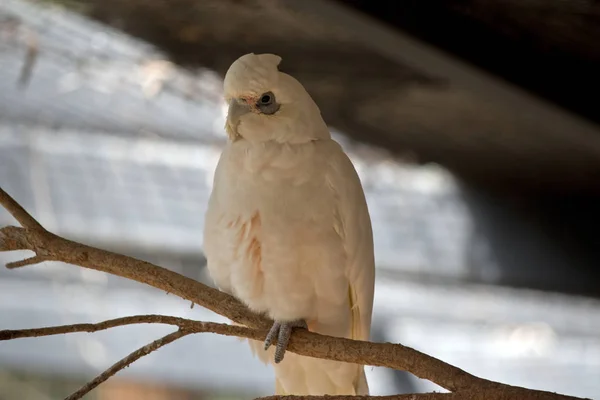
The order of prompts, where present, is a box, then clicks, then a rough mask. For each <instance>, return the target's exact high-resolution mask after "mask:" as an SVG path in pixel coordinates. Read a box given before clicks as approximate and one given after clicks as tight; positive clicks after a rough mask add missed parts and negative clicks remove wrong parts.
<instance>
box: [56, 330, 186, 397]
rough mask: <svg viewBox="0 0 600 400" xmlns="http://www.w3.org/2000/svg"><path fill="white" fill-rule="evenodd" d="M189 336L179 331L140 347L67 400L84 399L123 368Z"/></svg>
mask: <svg viewBox="0 0 600 400" xmlns="http://www.w3.org/2000/svg"><path fill="white" fill-rule="evenodd" d="M189 334H190V332H186V331H182V330H178V331H176V332H173V333H170V334H168V335H167V336H163V337H162V338H160V339H157V340H155V341H154V342H152V343H150V344H147V345H145V346H144V347H140V348H139V349H137V350H136V351H134V352H133V353H131V354H129V355H128V356H127V357H125V358H122V359H121V360H119V361H117V362H116V363H115V364H113V365H112V366H111V367H110V368H109V369H107V370H106V371H104V372H103V373H101V374H100V375H98V376H97V377H96V378H94V379H93V380H91V381H89V382H88V383H86V384H85V385H83V386H82V387H81V388H80V389H79V390H78V391H76V392H75V393H73V394H72V395H70V396H69V397H66V398H65V400H77V399H80V398H82V397H83V396H85V395H86V394H87V393H89V392H90V391H91V390H92V389H94V388H95V387H96V386H98V385H99V384H101V383H102V382H104V381H106V380H107V379H108V378H110V377H111V376H113V375H114V374H116V373H117V372H119V371H120V370H122V369H123V368H126V367H128V366H129V364H131V363H133V362H135V361H137V360H138V359H140V358H142V357H143V356H146V355H148V354H150V353H152V352H153V351H155V350H158V349H160V348H161V347H163V346H166V345H168V344H169V343H172V342H174V341H175V340H177V339H179V338H182V337H184V336H186V335H189Z"/></svg>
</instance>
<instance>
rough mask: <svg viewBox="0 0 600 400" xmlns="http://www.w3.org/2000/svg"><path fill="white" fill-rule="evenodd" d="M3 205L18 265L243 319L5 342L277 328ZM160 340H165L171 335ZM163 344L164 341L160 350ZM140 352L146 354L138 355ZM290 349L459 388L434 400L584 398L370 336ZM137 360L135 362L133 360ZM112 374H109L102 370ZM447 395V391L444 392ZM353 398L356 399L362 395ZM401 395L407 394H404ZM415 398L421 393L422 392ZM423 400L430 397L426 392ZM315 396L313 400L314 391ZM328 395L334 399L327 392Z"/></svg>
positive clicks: (66, 329) (145, 319) (308, 341)
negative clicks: (52, 266) (23, 255)
mask: <svg viewBox="0 0 600 400" xmlns="http://www.w3.org/2000/svg"><path fill="white" fill-rule="evenodd" d="M0 204H2V205H3V206H4V207H5V208H6V209H7V210H8V211H9V212H10V213H11V214H12V215H13V216H14V217H15V218H16V219H17V221H19V222H20V223H21V224H22V225H23V228H19V227H14V226H7V227H4V228H2V229H0V251H11V250H31V251H33V252H35V254H36V255H35V256H34V257H32V258H29V259H27V260H24V261H22V262H17V263H13V264H12V266H13V267H16V266H19V265H30V264H34V263H36V262H40V261H45V260H53V261H62V262H65V263H69V264H74V265H78V266H81V267H84V268H90V269H94V270H97V271H103V272H108V273H111V274H113V275H117V276H121V277H124V278H128V279H133V280H135V281H138V282H141V283H145V284H148V285H151V286H154V287H156V288H158V289H161V290H165V291H167V292H169V293H173V294H176V295H177V296H179V297H182V298H183V299H186V300H190V301H192V302H193V303H195V304H199V305H201V306H203V307H206V308H208V309H210V310H212V311H214V312H216V313H218V314H220V315H223V316H225V317H227V318H229V319H231V320H233V321H234V322H236V323H239V324H242V325H245V326H238V325H227V324H219V323H213V322H200V321H192V320H187V319H184V318H177V317H168V316H160V315H145V316H133V317H125V318H119V319H116V320H110V321H105V322H101V323H98V324H77V325H66V326H58V327H49V328H39V329H26V330H18V331H14V330H4V331H0V340H10V339H16V338H23V337H36V336H47V335H55V334H62V333H71V332H95V331H98V330H103V329H109V328H112V327H115V326H121V325H129V324H137V323H161V324H170V325H176V326H178V327H179V328H180V329H179V331H178V332H184V333H185V334H186V335H187V334H190V333H199V332H213V333H218V334H222V335H229V336H239V337H244V338H248V339H254V340H259V341H262V340H264V338H265V336H266V334H267V331H268V329H269V328H270V326H271V323H272V322H271V321H270V320H269V319H267V318H265V317H264V316H260V315H256V314H254V313H252V312H251V311H249V310H248V309H247V308H246V307H245V306H244V305H243V304H242V303H240V302H239V301H238V300H237V299H235V298H233V297H232V296H229V295H228V294H226V293H223V292H220V291H218V290H216V289H213V288H211V287H208V286H206V285H203V284H202V283H200V282H197V281H194V280H193V279H190V278H187V277H185V276H182V275H180V274H177V273H175V272H173V271H169V270H167V269H165V268H162V267H159V266H157V265H154V264H151V263H148V262H145V261H141V260H137V259H135V258H132V257H127V256H124V255H121V254H117V253H112V252H109V251H105V250H101V249H97V248H94V247H90V246H86V245H84V244H81V243H77V242H74V241H70V240H68V239H64V238H61V237H59V236H57V235H54V234H52V233H51V232H48V231H46V230H45V229H44V228H43V227H42V226H41V225H40V224H39V223H38V222H37V221H36V220H35V219H34V218H33V217H32V216H31V215H29V214H28V213H27V212H26V211H25V210H24V209H23V208H22V207H21V206H20V205H19V204H18V203H17V202H16V201H15V200H14V199H12V197H10V196H9V195H8V194H7V193H6V192H4V191H3V190H2V189H0ZM176 339H177V338H174V339H173V340H176ZM161 340H165V338H163V339H161ZM169 340H170V339H169ZM173 340H171V341H173ZM155 343H156V342H153V344H155ZM169 343H170V342H169ZM153 344H151V345H150V346H152V345H153ZM165 344H166V343H165ZM159 347H161V346H158V347H156V348H159ZM142 349H143V348H142ZM142 349H139V350H138V351H136V352H134V353H132V354H131V355H130V356H128V357H134V358H135V356H134V354H141V355H140V356H139V357H141V356H143V355H144V354H142V353H143V351H142ZM140 351H141V353H138V352H140ZM288 351H291V352H294V353H297V354H299V355H303V356H309V357H316V358H323V359H330V360H337V361H344V362H350V363H355V364H362V365H372V366H383V367H388V368H393V369H398V370H404V371H409V372H411V373H412V374H414V375H415V376H417V377H419V378H423V379H427V380H430V381H432V382H434V383H436V384H438V385H440V386H442V387H443V388H445V389H447V390H449V391H451V392H454V393H453V395H455V396H458V397H452V396H448V395H446V394H439V393H431V394H429V395H432V396H433V395H436V396H437V397H429V398H431V399H436V400H437V399H440V398H444V399H455V398H461V399H471V400H479V399H486V400H508V399H514V400H517V399H519V400H541V399H549V400H550V399H556V400H559V399H561V400H566V399H572V400H576V399H578V398H576V397H571V396H563V395H559V394H555V393H550V392H544V391H537V390H530V389H525V388H521V387H515V386H510V385H504V384H500V383H497V382H492V381H489V380H486V379H482V378H479V377H476V376H474V375H471V374H469V373H467V372H465V371H463V370H461V369H460V368H457V367H455V366H453V365H450V364H448V363H445V362H443V361H441V360H438V359H436V358H434V357H431V356H428V355H426V354H424V353H421V352H419V351H417V350H414V349H412V348H410V347H406V346H403V345H400V344H390V343H372V342H364V341H357V340H350V339H344V338H337V337H331V336H325V335H319V334H316V333H312V332H308V331H306V330H296V331H295V332H294V334H293V335H292V338H291V339H290V342H289V345H288ZM145 354H147V353H145ZM139 357H137V358H139ZM137 358H135V359H137ZM135 359H134V360H135ZM127 360H128V358H127V357H126V358H125V359H123V360H121V361H120V362H119V363H121V364H119V363H117V364H115V365H113V367H111V369H109V370H107V371H105V373H103V375H101V376H99V377H98V378H96V379H95V380H94V381H92V382H97V383H96V385H97V384H99V383H101V382H102V381H104V380H105V379H108V377H109V376H111V374H110V373H108V371H111V370H114V372H113V374H114V373H115V372H117V371H118V370H120V368H117V366H119V365H123V363H126V362H127ZM134 360H132V361H129V363H130V362H133V361H134ZM126 365H128V363H127V364H125V365H124V366H126ZM107 373H108V375H104V374H107ZM92 382H90V384H92ZM94 387H95V386H94ZM82 389H83V388H82ZM86 393H87V392H86ZM441 395H446V396H445V397H439V396H441ZM459 395H460V396H459ZM412 396H417V395H412ZM275 398H277V397H273V399H275ZM303 398H306V397H298V399H303ZM353 398H354V399H356V398H357V397H353ZM395 398H397V399H402V397H395ZM414 398H415V399H420V398H419V397H414ZM422 398H423V399H427V398H428V397H422ZM312 399H314V397H313V398H312ZM327 399H332V398H331V397H327ZM342 399H343V397H340V398H339V400H342ZM71 400H72V399H71ZM579 400H580V399H579Z"/></svg>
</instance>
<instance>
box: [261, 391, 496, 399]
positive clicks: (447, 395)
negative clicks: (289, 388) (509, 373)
mask: <svg viewBox="0 0 600 400" xmlns="http://www.w3.org/2000/svg"><path fill="white" fill-rule="evenodd" d="M464 399H473V397H464V395H462V394H458V393H436V392H432V393H410V394H394V395H390V396H343V395H335V396H265V397H259V398H256V399H254V400H464ZM488 399H489V398H488Z"/></svg>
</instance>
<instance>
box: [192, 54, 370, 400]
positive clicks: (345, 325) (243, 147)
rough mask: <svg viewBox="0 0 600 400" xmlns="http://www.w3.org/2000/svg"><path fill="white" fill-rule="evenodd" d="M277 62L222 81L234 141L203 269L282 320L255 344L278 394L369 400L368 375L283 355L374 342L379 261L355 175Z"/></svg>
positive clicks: (258, 59)
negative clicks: (310, 335)
mask: <svg viewBox="0 0 600 400" xmlns="http://www.w3.org/2000/svg"><path fill="white" fill-rule="evenodd" d="M281 60H282V58H281V57H280V56H278V55H275V54H268V53H265V54H254V53H249V54H245V55H243V56H241V57H240V58H238V59H237V60H235V61H234V62H233V63H232V64H231V66H230V67H229V69H228V70H227V72H226V74H225V77H224V81H223V92H224V100H225V101H226V103H227V106H228V111H227V118H226V123H225V131H226V134H227V141H226V144H225V145H224V148H223V150H222V153H221V155H220V157H219V161H218V163H217V165H216V169H215V172H214V177H213V182H212V189H211V193H210V197H209V200H208V207H207V210H206V213H205V222H204V232H203V243H204V244H203V246H204V253H205V256H206V259H207V269H208V272H209V275H210V276H211V278H212V280H213V281H214V283H215V285H216V286H217V287H218V288H219V289H220V290H222V291H224V292H226V293H229V294H231V295H233V296H234V297H236V298H238V299H239V300H240V301H241V302H243V303H244V304H245V305H246V306H247V307H248V308H249V309H250V310H252V311H254V312H256V313H259V314H263V315H266V316H268V317H269V318H271V319H272V320H273V321H274V322H273V326H272V328H271V329H270V331H269V333H268V335H267V337H266V338H265V342H264V343H261V342H259V341H255V340H249V344H250V347H251V349H252V352H253V353H254V354H255V355H257V356H258V358H259V359H260V360H262V361H263V362H265V363H268V364H271V365H273V367H274V372H275V388H274V391H275V394H280V395H335V394H337V395H365V394H368V393H369V385H368V383H367V379H366V375H365V371H364V366H363V365H358V364H352V363H344V362H339V361H333V360H324V359H317V358H311V357H305V356H300V355H297V354H295V353H292V352H288V353H286V352H285V350H286V348H287V344H288V341H289V339H290V335H291V334H292V332H293V330H294V329H308V330H309V331H311V332H316V333H320V334H324V335H329V336H336V337H344V338H350V339H356V340H369V336H370V331H371V319H372V312H373V297H374V286H375V283H374V282H375V257H374V245H373V230H372V226H371V219H370V215H369V210H368V206H367V201H366V197H365V194H364V190H363V187H362V183H361V181H360V178H359V175H358V173H357V171H356V169H355V167H354V165H353V163H352V161H351V160H350V158H349V157H348V155H347V154H346V153H345V152H344V150H343V148H342V147H341V145H340V144H339V143H338V142H337V141H335V140H334V139H333V138H332V136H331V133H330V130H329V128H328V126H327V124H326V123H325V121H324V120H323V117H322V116H321V111H320V109H319V107H318V106H317V104H316V103H315V101H314V100H313V99H312V97H311V96H310V94H309V93H308V92H307V91H306V89H305V88H304V86H303V85H302V84H301V83H300V82H299V81H298V80H297V79H295V78H294V77H292V76H291V75H288V74H286V73H284V72H282V71H280V68H279V65H280V63H281ZM275 339H277V345H276V346H272V345H271V344H272V343H273V342H274V341H275Z"/></svg>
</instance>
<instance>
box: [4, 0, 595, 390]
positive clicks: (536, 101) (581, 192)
mask: <svg viewBox="0 0 600 400" xmlns="http://www.w3.org/2000/svg"><path fill="white" fill-rule="evenodd" d="M450 3H451V4H450ZM550 3H551V4H550ZM598 43H600V5H599V4H598V2H596V1H592V0H589V1H586V0H578V1H571V2H565V1H556V2H544V1H534V0H531V1H516V0H493V1H481V0H462V1H457V2H438V1H429V0H420V1H403V2H383V1H381V2H376V1H369V2H367V1H354V0H353V1H334V0H310V1H309V0H306V1H302V2H300V1H294V0H287V1H286V0H260V1H259V0H246V1H242V0H221V1H216V0H214V1H198V0H169V1H167V0H87V1H76V0H61V1H58V0H54V1H50V0H48V1H32V0H30V1H27V0H0V186H1V187H2V188H3V189H5V190H6V191H8V192H9V193H10V194H11V195H12V196H14V197H15V198H16V199H17V200H18V201H19V202H20V203H21V204H22V205H23V206H25V207H26V208H27V209H28V210H29V211H30V212H31V213H32V214H33V215H34V216H35V217H37V218H38V219H39V220H40V222H41V223H42V224H44V225H45V226H46V227H47V228H48V229H50V230H52V231H53V232H55V233H57V234H60V235H63V236H65V237H68V238H71V239H74V240H78V241H82V242H85V243H88V244H91V245H94V246H98V247H102V248H105V249H110V250H114V251H119V252H122V253H126V254H128V255H133V256H136V257H139V258H142V259H145V260H148V261H152V262H155V263H158V264H159V265H162V266H164V267H167V268H170V269H172V270H174V271H177V272H179V273H182V274H185V275H187V276H189V277H192V278H194V279H198V280H200V281H202V282H205V283H208V284H211V281H210V279H209V277H208V276H207V273H206V271H205V267H204V266H205V259H204V257H203V253H202V246H201V244H202V240H203V239H202V226H203V220H204V217H203V215H204V211H205V209H206V205H207V200H208V195H209V192H210V187H211V181H212V174H213V171H214V167H215V164H216V161H217V159H218V156H219V154H220V149H221V148H222V146H223V144H224V141H225V135H224V132H223V125H224V117H225V107H224V104H223V102H222V100H221V90H222V89H221V86H222V77H223V74H224V72H225V71H226V69H227V68H228V66H229V65H230V64H231V63H232V62H233V61H234V60H235V59H237V58H238V57H239V56H241V55H243V54H245V53H248V52H255V53H260V52H273V53H276V54H279V55H281V56H282V57H283V62H282V64H281V69H282V70H283V71H284V72H287V73H290V74H292V75H294V76H295V77H297V78H298V79H299V80H300V81H301V82H302V83H303V84H304V85H305V86H306V88H307V90H308V91H309V92H310V93H311V95H312V96H313V97H314V99H315V100H316V102H317V103H318V104H319V106H320V108H321V110H322V113H323V115H324V118H325V120H326V121H327V122H328V123H329V124H330V126H331V129H332V131H333V132H334V135H335V137H336V139H337V140H339V141H340V142H341V143H342V144H343V146H344V147H345V148H346V150H347V151H348V153H349V154H350V156H351V158H352V160H353V162H354V163H355V165H356V167H357V169H358V171H359V174H360V176H361V179H362V181H363V185H364V188H365V191H366V194H367V199H368V203H369V207H370V210H371V215H372V220H373V225H374V234H375V244H376V259H377V271H378V273H377V283H376V294H375V309H374V322H373V336H372V338H373V340H376V341H389V342H401V343H403V344H405V345H408V346H412V347H414V348H417V349H419V350H422V351H424V352H426V353H428V354H430V355H432V356H435V357H438V358H440V359H442V360H444V361H447V362H450V363H452V364H454V365H457V366H459V367H460V368H463V369H466V370H467V371H469V372H471V373H474V374H476V375H478V376H481V377H484V378H488V379H492V380H497V381H501V382H504V383H509V384H513V385H522V386H527V387H530V388H536V389H543V390H549V391H557V392H562V393H567V394H570V395H575V396H582V397H583V396H585V397H591V398H594V397H596V398H600V279H599V278H598V274H597V271H598V263H599V261H600V238H599V235H598V225H599V223H600V212H599V210H598V204H599V203H598V200H599V198H600V194H599V192H600V190H599V189H600V188H599V183H600V128H599V127H598V125H597V124H598V122H600V112H599V111H598V104H599V103H598V100H597V96H598V92H599V89H600V79H598V77H597V75H598V73H597V71H598V70H599V68H600V47H598V45H597V44H598ZM14 223H15V222H14V221H13V220H12V218H11V217H10V216H9V215H8V214H7V213H6V212H5V211H4V210H1V211H0V225H6V224H14ZM24 256H25V254H19V253H3V254H0V262H1V263H2V264H4V263H6V262H9V261H13V260H16V259H20V258H22V257H24ZM145 313H157V314H168V315H177V316H183V317H188V318H194V319H200V320H215V321H223V318H221V317H219V316H217V315H214V314H212V313H211V312H209V311H206V310H204V309H202V308H201V307H198V306H196V307H194V308H190V304H189V303H187V302H185V301H183V300H181V299H179V298H176V297H174V296H172V295H167V294H166V293H164V292H161V291H158V290H156V289H154V288H151V287H146V286H143V285H141V284H137V283H134V282H129V281H126V280H124V279H121V278H117V277H113V276H108V275H106V274H103V273H98V272H95V271H87V270H84V269H81V268H77V267H72V266H68V265H63V264H59V263H44V264H41V265H37V266H32V267H27V268H23V269H20V270H13V271H7V270H5V269H0V329H17V328H27V327H40V326H47V325H57V324H67V323H76V322H96V321H100V320H104V319H108V318H114V317H119V316H126V315H133V314H145ZM171 329H172V328H169V327H161V326H143V327H139V326H131V327H123V328H117V329H113V330H110V331H105V332H99V333H94V334H85V333H81V334H70V335H63V336H57V337H48V338H36V339H19V340H14V341H10V342H2V343H0V399H1V400H13V399H19V400H54V399H62V398H64V397H65V396H67V395H68V394H69V393H70V392H72V391H74V390H76V389H77V388H78V387H79V386H81V385H82V384H84V383H85V382H86V381H87V380H89V379H91V378H92V377H94V376H95V375H97V374H99V373H100V372H101V371H103V370H104V369H105V368H107V367H108V366H110V365H111V364H112V363H114V362H116V361H117V360H118V359H120V358H121V357H123V356H125V355H126V354H128V353H129V352H131V351H133V350H135V349H136V348H137V347H140V346H142V345H144V344H146V343H148V342H150V341H152V340H154V339H156V338H158V337H160V336H162V335H164V334H166V332H168V331H170V330H171ZM367 373H368V378H369V380H370V385H371V388H372V394H377V395H379V394H394V393H409V392H426V391H431V390H440V388H439V387H437V386H435V385H433V384H431V383H429V382H427V381H423V380H419V379H417V378H415V377H413V376H412V375H410V374H408V373H404V372H400V371H391V370H387V369H383V368H370V367H368V368H367ZM272 390H273V376H272V371H271V369H270V368H268V367H267V366H264V365H262V364H261V363H260V362H259V361H257V360H256V359H255V358H254V357H253V356H252V355H251V353H250V351H249V350H248V348H247V346H246V344H245V343H243V342H240V341H238V340H236V339H235V338H224V337H219V336H216V335H209V334H206V335H195V336H191V337H187V338H185V339H182V340H179V341H177V342H175V343H173V344H171V345H169V346H167V347H165V348H163V349H161V350H160V351H158V352H155V353H152V354H151V355H150V356H147V357H145V358H143V359H142V360H140V361H138V362H136V363H135V364H133V365H132V366H131V367H130V368H128V369H127V370H125V371H123V372H121V373H119V374H118V375H117V376H116V377H115V378H113V379H111V380H109V381H108V382H107V383H105V384H103V385H101V386H100V387H99V388H98V389H97V390H95V391H94V392H92V393H91V394H90V395H88V396H87V397H86V399H88V398H89V399H98V400H100V399H102V400H104V399H111V400H112V399H125V400H130V399H131V400H133V399H150V400H164V399H165V400H166V399H249V398H253V397H255V396H259V395H267V394H270V393H272Z"/></svg>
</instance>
